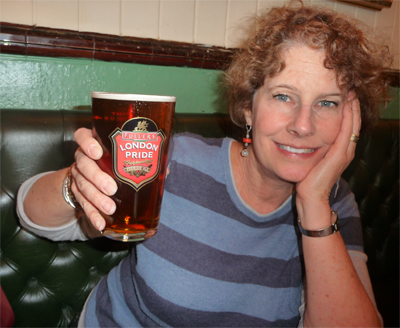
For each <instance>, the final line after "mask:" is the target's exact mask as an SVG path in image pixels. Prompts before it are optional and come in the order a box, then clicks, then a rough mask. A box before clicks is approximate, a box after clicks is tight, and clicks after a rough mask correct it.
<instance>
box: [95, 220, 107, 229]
mask: <svg viewBox="0 0 400 328" xmlns="http://www.w3.org/2000/svg"><path fill="white" fill-rule="evenodd" d="M94 226H95V227H96V229H97V230H99V231H102V230H103V229H104V226H105V224H104V221H102V220H97V221H95V223H94Z"/></svg>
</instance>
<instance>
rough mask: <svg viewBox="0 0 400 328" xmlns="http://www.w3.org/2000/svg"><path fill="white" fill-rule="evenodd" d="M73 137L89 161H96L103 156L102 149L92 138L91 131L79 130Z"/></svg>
mask: <svg viewBox="0 0 400 328" xmlns="http://www.w3.org/2000/svg"><path fill="white" fill-rule="evenodd" d="M74 137H75V141H76V142H77V143H78V145H79V146H80V148H81V149H82V150H83V152H84V153H85V154H86V155H87V156H89V157H90V158H91V159H94V160H96V159H100V158H101V156H103V149H102V148H101V146H100V145H99V143H98V142H97V140H96V139H94V138H93V134H92V130H89V129H86V128H80V129H78V130H76V131H75V134H74Z"/></svg>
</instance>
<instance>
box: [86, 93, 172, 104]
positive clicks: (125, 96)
mask: <svg viewBox="0 0 400 328" xmlns="http://www.w3.org/2000/svg"><path fill="white" fill-rule="evenodd" d="M91 95H92V98H97V99H112V100H127V101H154V102H176V97H173V96H159V95H143V94H134V93H117V92H99V91H92V92H91Z"/></svg>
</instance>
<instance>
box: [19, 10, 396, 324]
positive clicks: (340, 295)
mask: <svg viewBox="0 0 400 328" xmlns="http://www.w3.org/2000/svg"><path fill="white" fill-rule="evenodd" d="M252 33H253V35H252V36H250V37H249V38H248V40H247V42H246V43H245V44H244V46H243V49H242V50H241V51H240V52H239V53H238V54H237V55H236V57H235V58H234V61H233V63H232V65H231V67H230V68H229V69H228V71H227V75H226V81H227V85H228V86H229V91H228V95H229V99H230V110H231V115H232V118H233V119H234V120H235V121H236V122H237V123H238V124H239V125H242V126H246V129H247V135H246V138H245V139H244V144H240V143H238V142H235V141H233V140H230V139H218V140H216V139H211V140H207V139H204V138H201V137H199V136H195V135H187V134H184V135H178V136H175V137H174V139H173V141H172V144H171V147H170V148H171V151H170V155H169V175H168V178H167V180H166V185H165V194H164V200H163V205H162V212H161V219H160V221H161V224H160V228H159V232H158V233H157V235H156V236H154V237H152V238H150V239H149V240H147V241H145V242H143V243H141V244H138V245H137V247H136V254H132V255H131V257H130V258H127V259H125V260H123V261H122V263H121V264H120V265H119V266H118V267H117V268H115V269H114V270H112V271H111V272H110V274H109V275H108V276H107V277H106V278H104V279H102V280H101V282H100V283H99V285H98V286H97V287H96V288H95V289H94V291H93V292H92V294H91V296H90V297H89V300H88V302H87V304H86V306H85V309H84V311H83V314H82V317H81V325H83V324H84V325H86V326H110V327H111V326H131V327H132V326H134V327H138V326H185V327H188V326H196V327H204V326H225V327H230V326H241V327H258V326H271V327H276V326H303V324H304V326H314V327H325V326H336V327H339V326H346V327H347V326H357V327H366V326H380V325H381V322H380V318H379V314H378V313H377V310H376V308H375V306H374V299H373V295H372V291H371V286H370V282H369V277H368V273H367V270H366V264H365V262H366V256H365V254H364V253H363V252H362V234H361V227H360V221H359V214H358V210H357V206H356V203H355V201H354V197H353V195H352V194H351V192H350V190H349V188H348V186H347V184H346V183H345V181H344V180H340V175H341V173H342V172H343V171H344V169H345V168H346V167H347V166H348V164H349V163H350V162H351V160H352V158H353V156H354V151H355V147H356V142H357V140H358V136H359V133H360V129H361V118H362V120H363V122H364V123H366V122H368V121H370V120H371V117H373V116H376V115H377V113H378V109H379V104H380V103H382V102H384V101H385V99H386V95H387V85H386V82H385V81H384V76H383V75H384V69H385V65H384V61H385V60H387V58H389V57H388V55H387V54H386V52H385V51H381V50H379V49H375V48H374V46H372V45H371V44H370V43H368V41H367V40H366V39H365V37H364V36H363V34H362V33H361V31H360V30H359V29H357V28H356V26H355V25H354V24H353V23H352V22H351V21H350V20H348V19H346V18H344V17H342V16H341V15H339V14H337V13H334V12H330V11H327V10H325V9H319V8H313V7H303V6H300V7H299V6H296V5H289V6H286V7H283V8H275V9H273V10H271V11H270V12H269V13H267V14H265V15H264V16H261V17H259V18H258V19H257V21H256V23H255V25H254V26H252ZM250 133H252V138H250ZM75 138H76V141H77V143H78V144H79V145H80V148H79V149H78V151H77V152H76V165H73V166H72V175H73V177H74V180H75V183H73V184H72V187H71V189H72V192H73V194H74V196H75V198H76V200H77V201H78V202H79V204H80V205H81V206H82V207H83V210H84V213H85V214H86V215H85V216H84V217H81V218H76V217H75V210H74V209H73V208H72V207H71V206H70V205H68V204H67V203H66V202H65V200H64V198H63V197H62V195H61V193H60V186H61V185H62V183H63V181H64V177H65V175H66V173H67V170H68V169H64V170H61V171H58V172H52V173H46V174H43V175H40V176H38V177H34V178H32V179H30V180H28V181H27V182H25V183H24V185H23V186H22V187H21V190H20V194H19V205H18V212H19V215H20V217H21V223H22V224H23V225H24V226H26V227H27V228H28V229H30V230H31V231H33V232H35V233H37V234H39V235H43V236H46V237H48V238H51V239H54V240H61V239H85V238H88V237H93V236H98V235H100V233H99V231H101V230H102V229H103V228H104V225H105V222H104V220H103V217H102V216H101V214H100V213H99V211H101V212H104V213H106V214H112V213H113V212H114V210H115V204H114V202H113V201H112V200H111V198H109V197H108V196H110V195H112V194H113V193H114V192H115V191H116V184H115V182H114V181H113V179H112V178H111V177H109V176H108V175H107V174H106V173H104V172H102V171H101V170H100V169H99V168H98V166H97V165H96V163H95V161H94V160H96V159H98V158H100V157H101V156H102V150H101V147H100V146H99V145H98V143H97V142H96V141H95V140H94V139H93V138H92V134H91V131H90V130H86V129H80V130H78V131H77V132H76V134H75ZM193 149H195V151H193ZM206 163H207V166H206V165H205V164H206ZM210 166H211V167H210ZM338 218H339V219H338ZM337 221H339V226H340V231H338V225H337ZM299 230H300V232H301V233H300V232H299ZM303 280H304V285H303ZM303 286H304V288H303ZM302 290H303V291H304V302H303V303H302ZM83 322H84V323H83Z"/></svg>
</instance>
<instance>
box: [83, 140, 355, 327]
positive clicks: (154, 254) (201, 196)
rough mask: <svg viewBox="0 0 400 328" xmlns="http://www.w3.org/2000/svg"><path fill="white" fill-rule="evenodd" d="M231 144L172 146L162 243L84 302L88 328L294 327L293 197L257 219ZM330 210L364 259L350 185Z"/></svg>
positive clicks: (152, 242) (129, 261)
mask: <svg viewBox="0 0 400 328" xmlns="http://www.w3.org/2000/svg"><path fill="white" fill-rule="evenodd" d="M231 142H232V140H231V139H204V138H202V137H199V136H196V135H191V134H181V135H177V136H175V137H174V140H173V141H172V143H171V149H170V155H169V168H170V174H169V176H168V178H167V179H166V183H165V193H164V199H163V204H162V210H161V218H160V226H159V231H158V233H157V234H156V235H155V236H154V237H152V238H150V239H149V240H147V241H145V242H142V243H140V244H138V245H137V247H136V253H134V252H133V253H132V255H131V256H130V257H128V258H126V259H125V260H123V261H122V262H121V263H120V265H119V266H118V267H117V268H115V269H113V270H112V271H111V272H110V273H109V275H108V276H107V277H104V278H103V279H102V280H101V282H100V283H99V284H98V286H97V287H96V289H95V291H94V292H93V294H92V297H91V299H90V300H89V302H88V306H87V310H86V316H85V325H86V326H87V327H92V326H97V327H98V326H102V327H158V326H162V327H169V326H170V327H281V326H289V327H290V326H291V327H293V326H297V324H298V321H299V312H298V308H299V306H300V299H301V288H302V279H303V270H302V259H301V238H300V234H299V232H298V229H297V224H296V217H295V205H294V203H293V201H294V197H293V196H291V197H289V199H287V201H286V202H285V203H284V204H283V205H282V206H281V207H279V208H278V209H276V210H275V211H274V212H272V213H269V214H267V215H260V214H258V213H257V212H255V211H254V210H253V209H252V208H250V207H249V206H248V205H246V204H245V203H244V202H243V200H242V199H241V197H240V196H239V194H238V192H237V190H236V187H235V184H234V180H233V175H232V169H231V166H230V160H229V158H230V156H229V153H230V145H231ZM331 206H332V208H333V209H335V210H337V211H338V214H339V218H340V222H339V223H340V227H341V234H342V236H343V239H344V241H345V243H346V245H347V247H348V249H353V250H360V251H362V234H361V225H360V220H359V215H358V210H357V205H356V203H355V201H354V196H353V195H352V194H351V192H350V189H349V187H348V185H347V184H346V182H345V181H344V180H341V181H340V186H339V189H338V190H337V192H336V193H335V197H334V196H333V195H332V197H331Z"/></svg>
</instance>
